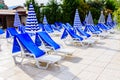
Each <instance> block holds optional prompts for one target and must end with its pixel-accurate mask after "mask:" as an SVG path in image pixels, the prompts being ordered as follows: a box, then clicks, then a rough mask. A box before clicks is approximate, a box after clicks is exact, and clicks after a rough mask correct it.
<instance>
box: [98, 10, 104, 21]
mask: <svg viewBox="0 0 120 80" xmlns="http://www.w3.org/2000/svg"><path fill="white" fill-rule="evenodd" d="M98 23H105V16H104V14H103V11H101V15H100V17H99V20H98Z"/></svg>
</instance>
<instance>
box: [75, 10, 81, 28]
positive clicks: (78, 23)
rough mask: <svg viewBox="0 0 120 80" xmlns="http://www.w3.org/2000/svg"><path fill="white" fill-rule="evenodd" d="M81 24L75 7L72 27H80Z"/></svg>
mask: <svg viewBox="0 0 120 80" xmlns="http://www.w3.org/2000/svg"><path fill="white" fill-rule="evenodd" d="M81 26H82V23H81V20H80V16H79V12H78V9H76V12H75V17H74V23H73V27H81Z"/></svg>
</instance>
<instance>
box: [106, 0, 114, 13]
mask: <svg viewBox="0 0 120 80" xmlns="http://www.w3.org/2000/svg"><path fill="white" fill-rule="evenodd" d="M105 7H106V8H107V9H110V10H112V11H114V10H115V0H106V4H105Z"/></svg>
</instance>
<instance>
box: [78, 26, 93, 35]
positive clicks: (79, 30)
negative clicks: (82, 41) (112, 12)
mask: <svg viewBox="0 0 120 80" xmlns="http://www.w3.org/2000/svg"><path fill="white" fill-rule="evenodd" d="M76 29H77V31H78V32H79V33H80V34H81V35H82V36H87V37H90V36H91V35H90V34H88V33H86V32H84V31H83V30H81V29H80V28H76Z"/></svg>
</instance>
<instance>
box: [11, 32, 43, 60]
mask: <svg viewBox="0 0 120 80" xmlns="http://www.w3.org/2000/svg"><path fill="white" fill-rule="evenodd" d="M15 39H18V41H19V43H21V45H22V46H23V47H24V48H25V49H26V50H27V51H28V52H29V53H31V54H33V55H34V56H35V58H39V57H40V56H42V55H44V54H45V52H44V51H42V50H41V49H39V48H38V46H37V45H36V44H35V43H34V42H33V41H32V39H31V38H30V36H29V35H28V34H27V33H24V34H18V35H16V36H15V37H14V40H15ZM19 45H20V44H19ZM13 47H14V46H13ZM14 49H15V48H14Z"/></svg>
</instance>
